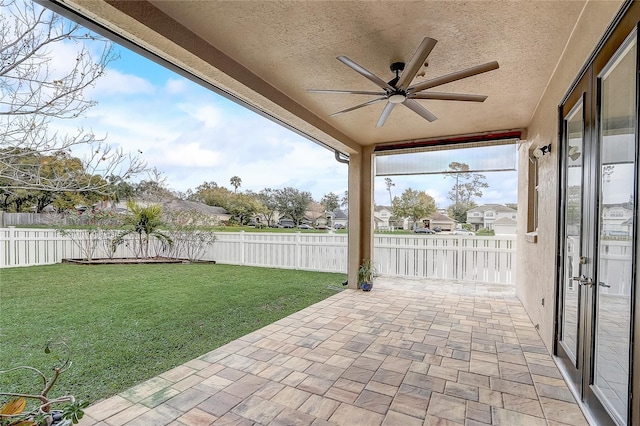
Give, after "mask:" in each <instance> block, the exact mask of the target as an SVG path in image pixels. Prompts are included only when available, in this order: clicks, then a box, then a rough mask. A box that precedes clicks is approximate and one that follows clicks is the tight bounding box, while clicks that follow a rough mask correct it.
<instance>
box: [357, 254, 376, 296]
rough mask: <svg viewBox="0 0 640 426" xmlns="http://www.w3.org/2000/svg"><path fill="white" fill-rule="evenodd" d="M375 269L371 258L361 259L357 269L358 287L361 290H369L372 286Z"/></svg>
mask: <svg viewBox="0 0 640 426" xmlns="http://www.w3.org/2000/svg"><path fill="white" fill-rule="evenodd" d="M375 273H376V270H375V268H374V267H373V262H372V261H371V259H363V260H362V263H361V264H360V269H358V288H361V289H362V291H371V289H372V288H373V276H374V275H375Z"/></svg>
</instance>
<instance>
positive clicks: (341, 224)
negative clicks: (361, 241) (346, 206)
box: [331, 209, 349, 229]
mask: <svg viewBox="0 0 640 426" xmlns="http://www.w3.org/2000/svg"><path fill="white" fill-rule="evenodd" d="M348 222H349V216H347V213H345V212H344V211H342V210H340V209H335V210H334V211H333V212H331V224H332V226H333V227H334V228H336V227H337V228H346V227H347V225H348ZM337 228H336V229H337Z"/></svg>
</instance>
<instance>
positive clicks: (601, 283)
mask: <svg viewBox="0 0 640 426" xmlns="http://www.w3.org/2000/svg"><path fill="white" fill-rule="evenodd" d="M598 285H599V286H600V287H605V288H611V286H610V285H608V284H605V283H603V282H602V281H600V282H599V283H598Z"/></svg>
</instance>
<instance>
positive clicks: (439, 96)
mask: <svg viewBox="0 0 640 426" xmlns="http://www.w3.org/2000/svg"><path fill="white" fill-rule="evenodd" d="M409 98H410V99H436V100H439V101H468V102H484V101H485V100H486V99H487V96H485V95H467V94H464V93H443V92H426V93H425V92H423V93H411V94H410V95H409Z"/></svg>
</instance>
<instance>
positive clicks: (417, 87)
mask: <svg viewBox="0 0 640 426" xmlns="http://www.w3.org/2000/svg"><path fill="white" fill-rule="evenodd" d="M498 68H500V66H499V65H498V63H497V62H496V61H493V62H488V63H486V64H482V65H476V66H475V67H471V68H467V69H466V70H462V71H456V72H452V73H451V74H447V75H443V76H441V77H436V78H432V79H431V80H427V81H423V82H422V83H418V84H414V85H413V86H409V88H408V89H407V91H409V92H411V93H416V92H420V91H422V90H425V89H430V88H432V87H436V86H440V85H442V84H447V83H451V82H452V81H456V80H461V79H463V78H467V77H471V76H474V75H478V74H482V73H484V72H487V71H493V70H496V69H498Z"/></svg>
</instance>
